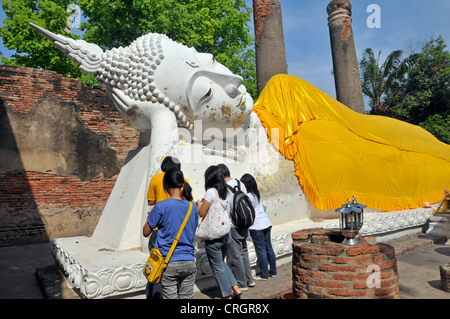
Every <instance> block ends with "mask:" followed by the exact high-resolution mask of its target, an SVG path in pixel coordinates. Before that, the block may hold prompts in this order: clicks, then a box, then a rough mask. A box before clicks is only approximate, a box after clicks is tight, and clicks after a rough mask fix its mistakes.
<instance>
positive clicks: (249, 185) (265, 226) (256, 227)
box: [241, 174, 277, 280]
mask: <svg viewBox="0 0 450 319" xmlns="http://www.w3.org/2000/svg"><path fill="white" fill-rule="evenodd" d="M241 182H242V183H243V184H244V185H245V188H246V189H247V195H248V197H249V198H250V200H251V202H252V204H253V207H254V208H255V222H254V223H253V225H252V226H251V227H250V228H249V230H250V236H251V237H252V240H253V244H254V245H255V251H256V256H257V258H258V264H259V267H260V269H261V274H260V275H258V276H256V277H253V278H254V279H255V280H267V279H268V277H269V276H270V277H276V276H277V261H276V257H275V252H274V251H273V248H272V242H271V238H270V231H271V229H272V224H271V223H270V220H269V217H268V216H267V214H266V212H265V209H264V207H263V205H262V204H261V195H260V194H259V190H258V185H257V184H256V180H255V178H254V177H253V176H252V175H250V174H244V175H242V177H241Z"/></svg>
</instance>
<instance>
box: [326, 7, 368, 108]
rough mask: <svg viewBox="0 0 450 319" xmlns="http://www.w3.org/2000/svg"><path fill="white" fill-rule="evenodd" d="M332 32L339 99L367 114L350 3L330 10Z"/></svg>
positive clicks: (332, 47) (329, 18)
mask: <svg viewBox="0 0 450 319" xmlns="http://www.w3.org/2000/svg"><path fill="white" fill-rule="evenodd" d="M327 13H328V27H329V29H330V42H331V54H332V57H333V74H334V82H335V86H336V99H337V100H338V101H339V102H341V103H342V104H344V105H346V106H348V107H349V108H351V109H353V110H355V111H356V112H359V113H364V98H363V94H362V89H361V77H360V74H359V67H358V60H357V58H356V49H355V40H354V38H353V29H352V19H351V16H352V4H351V3H350V0H333V1H331V2H330V3H329V4H328V6H327Z"/></svg>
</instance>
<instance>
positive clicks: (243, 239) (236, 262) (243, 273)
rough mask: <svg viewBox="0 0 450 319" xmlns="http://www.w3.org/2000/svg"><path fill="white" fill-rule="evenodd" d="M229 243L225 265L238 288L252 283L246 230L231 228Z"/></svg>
mask: <svg viewBox="0 0 450 319" xmlns="http://www.w3.org/2000/svg"><path fill="white" fill-rule="evenodd" d="M230 234H231V242H230V247H229V248H228V252H227V263H228V265H229V266H230V268H231V271H232V272H233V274H234V277H235V278H236V281H237V283H238V286H239V287H240V288H246V287H247V285H248V284H250V283H252V282H253V276H252V268H251V266H250V259H249V257H248V249H247V237H248V229H242V230H241V229H239V230H238V229H236V228H234V227H233V228H231V231H230Z"/></svg>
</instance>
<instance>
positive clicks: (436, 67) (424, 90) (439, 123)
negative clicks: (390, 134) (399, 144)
mask: <svg viewBox="0 0 450 319" xmlns="http://www.w3.org/2000/svg"><path fill="white" fill-rule="evenodd" d="M445 48H446V44H445V42H444V40H443V39H442V37H437V38H431V40H430V41H428V42H426V43H425V44H424V45H423V47H422V49H421V51H420V52H419V53H416V54H415V55H414V57H415V58H414V63H412V64H411V65H410V67H409V68H408V69H407V76H405V77H403V78H402V79H400V80H399V81H398V85H396V86H395V87H393V88H392V89H391V91H390V92H389V94H388V95H387V97H386V100H385V101H386V103H387V104H389V105H390V107H389V115H390V116H392V117H395V118H397V119H400V120H403V121H406V122H409V123H412V124H416V125H420V126H422V127H423V128H425V129H427V130H428V131H430V132H431V133H433V134H434V135H435V136H436V137H437V138H438V139H440V140H441V141H443V142H445V143H448V144H450V125H449V116H450V85H449V84H450V83H449V81H450V53H449V51H447V50H445Z"/></svg>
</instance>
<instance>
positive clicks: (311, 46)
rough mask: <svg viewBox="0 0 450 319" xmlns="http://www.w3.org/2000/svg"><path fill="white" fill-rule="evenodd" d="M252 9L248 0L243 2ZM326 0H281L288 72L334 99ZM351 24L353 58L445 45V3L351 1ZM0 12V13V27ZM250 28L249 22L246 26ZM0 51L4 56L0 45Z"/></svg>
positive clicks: (448, 1)
mask: <svg viewBox="0 0 450 319" xmlns="http://www.w3.org/2000/svg"><path fill="white" fill-rule="evenodd" d="M246 2H247V5H248V6H252V3H253V1H252V0H246ZM329 2H330V0H281V10H282V14H283V26H284V41H285V45H286V58H287V63H288V73H289V74H292V75H295V76H298V77H300V78H303V79H304V80H306V81H308V82H310V83H312V84H313V85H315V86H316V87H318V88H319V89H321V90H323V91H324V92H326V93H328V94H330V95H331V96H333V97H335V96H336V94H335V89H334V79H333V76H332V74H331V70H332V59H331V49H330V38H329V31H328V25H327V17H328V15H327V12H326V7H327V5H328V3H329ZM351 2H352V6H353V9H352V20H353V22H352V26H353V33H354V38H355V45H356V53H357V56H358V59H360V58H361V54H362V52H363V51H364V49H366V48H368V47H370V48H372V49H373V50H374V51H375V52H378V51H379V50H381V51H382V61H383V60H384V58H385V57H386V55H387V54H388V53H390V52H391V51H393V50H397V49H401V50H404V51H405V54H407V53H409V52H410V51H409V50H410V47H411V44H417V43H418V42H420V41H422V42H423V41H427V40H428V39H429V38H430V36H431V35H434V36H438V35H441V36H442V37H443V38H444V40H445V42H446V44H447V45H449V46H450V18H449V17H450V0H428V1H426V2H425V1H423V0H408V1H406V0H353V1H351ZM370 4H375V5H378V6H379V8H380V22H381V25H380V26H381V27H380V28H369V27H368V25H367V19H368V18H369V16H371V15H372V14H373V12H372V11H371V12H367V8H368V6H369V5H370ZM4 17H5V15H4V12H1V14H0V24H3V23H2V21H3V18H4ZM251 26H253V21H252V23H251ZM0 52H2V53H3V54H4V55H5V56H8V55H9V54H10V51H9V50H7V49H6V48H5V47H4V46H3V44H2V43H1V46H0Z"/></svg>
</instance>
